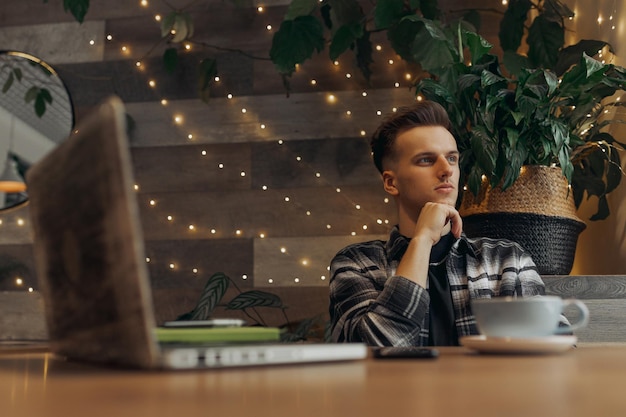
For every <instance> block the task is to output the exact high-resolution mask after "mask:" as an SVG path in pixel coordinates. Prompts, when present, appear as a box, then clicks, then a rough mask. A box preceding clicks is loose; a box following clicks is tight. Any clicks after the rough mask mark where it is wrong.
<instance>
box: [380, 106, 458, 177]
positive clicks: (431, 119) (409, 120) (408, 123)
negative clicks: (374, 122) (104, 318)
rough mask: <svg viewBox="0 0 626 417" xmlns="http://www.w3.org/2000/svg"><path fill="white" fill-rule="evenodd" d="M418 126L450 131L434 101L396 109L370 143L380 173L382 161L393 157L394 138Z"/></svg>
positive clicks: (446, 114) (447, 122)
mask: <svg viewBox="0 0 626 417" xmlns="http://www.w3.org/2000/svg"><path fill="white" fill-rule="evenodd" d="M418 126H441V127H444V128H446V129H447V130H448V131H450V129H451V126H450V118H449V117H448V113H447V112H446V110H445V109H444V108H443V107H442V106H441V105H440V104H439V103H436V102H434V101H428V100H424V101H416V102H415V103H413V104H412V105H410V106H404V107H400V108H398V109H397V110H396V111H395V112H394V113H391V114H390V115H388V116H387V117H386V118H385V120H384V121H383V122H382V123H381V124H380V126H379V127H378V129H376V131H375V132H374V134H373V135H372V139H371V141H370V147H371V150H372V158H373V159H374V164H375V165H376V168H378V171H379V172H380V173H382V172H383V161H384V160H385V159H386V158H389V157H392V156H393V146H394V144H395V141H396V137H397V136H398V135H399V134H400V133H402V132H404V131H406V130H409V129H411V128H414V127H418ZM451 133H452V132H451Z"/></svg>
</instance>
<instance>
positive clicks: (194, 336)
mask: <svg viewBox="0 0 626 417" xmlns="http://www.w3.org/2000/svg"><path fill="white" fill-rule="evenodd" d="M156 336H157V340H158V341H159V342H161V343H230V342H233V343H241V342H278V341H280V329H279V328H278V327H256V326H242V327H192V328H170V327H157V328H156Z"/></svg>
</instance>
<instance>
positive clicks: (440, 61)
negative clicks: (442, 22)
mask: <svg viewBox="0 0 626 417" xmlns="http://www.w3.org/2000/svg"><path fill="white" fill-rule="evenodd" d="M402 20H403V21H404V20H407V21H412V22H416V23H417V25H413V24H412V25H411V27H413V28H417V29H418V30H417V31H416V32H415V37H414V39H413V42H412V44H411V48H410V51H409V53H410V55H411V57H412V59H411V60H412V61H414V62H417V63H419V64H420V65H421V67H422V68H423V69H424V70H425V71H428V72H431V73H435V74H436V73H437V72H438V71H440V70H441V69H442V68H444V67H447V66H449V65H452V64H454V63H455V62H456V60H457V58H458V56H455V55H454V54H453V51H455V49H454V45H453V44H451V42H450V40H449V39H448V38H447V36H446V34H445V32H444V31H443V30H442V28H441V27H440V26H439V25H438V24H436V23H435V22H433V21H430V20H428V19H423V18H421V17H419V16H406V17H404V18H403V19H402Z"/></svg>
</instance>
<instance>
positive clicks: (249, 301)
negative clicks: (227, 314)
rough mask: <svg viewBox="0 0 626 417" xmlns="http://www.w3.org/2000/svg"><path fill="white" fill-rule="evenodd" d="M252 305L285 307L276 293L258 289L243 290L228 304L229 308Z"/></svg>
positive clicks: (235, 308)
mask: <svg viewBox="0 0 626 417" xmlns="http://www.w3.org/2000/svg"><path fill="white" fill-rule="evenodd" d="M251 307H275V308H284V305H283V302H282V300H281V299H280V297H279V296H277V295H276V294H272V293H269V292H265V291H258V290H252V291H246V292H242V293H241V294H239V295H238V296H237V297H235V298H233V299H232V300H230V302H229V303H228V304H227V305H226V309H227V310H245V309H246V308H251Z"/></svg>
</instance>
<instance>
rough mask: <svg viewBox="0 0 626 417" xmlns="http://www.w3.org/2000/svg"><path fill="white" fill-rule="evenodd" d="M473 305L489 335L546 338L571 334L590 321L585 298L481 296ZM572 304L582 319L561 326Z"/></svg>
mask: <svg viewBox="0 0 626 417" xmlns="http://www.w3.org/2000/svg"><path fill="white" fill-rule="evenodd" d="M471 306H472V311H473V313H474V317H475V318H476V324H477V325H478V330H479V331H480V332H481V333H482V334H483V335H485V336H487V337H511V338H532V337H545V336H551V335H554V334H558V333H570V332H572V331H574V330H577V329H580V328H582V327H585V326H586V325H587V323H588V322H589V310H588V309H587V306H586V305H585V304H584V303H583V302H582V301H580V300H576V299H565V300H564V299H562V298H560V297H556V296H537V297H520V298H514V297H495V298H478V299H473V300H472V301H471ZM568 306H574V307H576V308H577V309H578V310H579V313H580V314H579V316H578V320H577V321H576V322H575V323H573V324H571V325H569V326H559V321H560V318H561V314H562V313H563V310H564V309H565V308H566V307H568Z"/></svg>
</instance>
